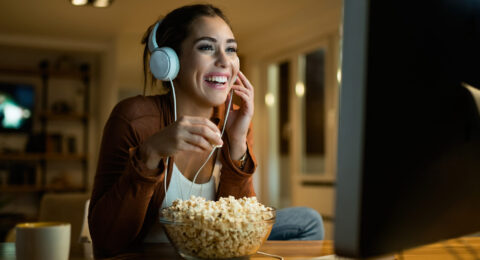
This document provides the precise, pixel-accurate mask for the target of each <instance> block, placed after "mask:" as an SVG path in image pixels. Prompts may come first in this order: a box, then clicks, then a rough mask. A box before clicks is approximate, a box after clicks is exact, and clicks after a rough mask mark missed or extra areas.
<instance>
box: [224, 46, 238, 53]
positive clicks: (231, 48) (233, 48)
mask: <svg viewBox="0 0 480 260" xmlns="http://www.w3.org/2000/svg"><path fill="white" fill-rule="evenodd" d="M237 51H238V50H237V48H236V47H228V48H227V50H226V52H232V53H236V52H237Z"/></svg>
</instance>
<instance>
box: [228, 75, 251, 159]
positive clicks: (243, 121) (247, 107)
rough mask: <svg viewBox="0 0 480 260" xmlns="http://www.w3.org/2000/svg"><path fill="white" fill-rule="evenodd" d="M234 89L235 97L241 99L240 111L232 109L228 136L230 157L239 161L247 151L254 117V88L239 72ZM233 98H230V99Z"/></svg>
mask: <svg viewBox="0 0 480 260" xmlns="http://www.w3.org/2000/svg"><path fill="white" fill-rule="evenodd" d="M232 89H233V90H234V93H235V95H237V96H238V97H239V98H240V99H241V104H240V109H238V110H233V109H232V108H231V109H230V114H229V118H228V121H227V129H226V131H227V134H228V139H229V144H230V147H229V148H230V156H231V158H232V159H233V160H239V159H240V158H241V157H242V156H243V155H244V154H245V152H246V151H247V132H248V128H249V127H250V122H251V121H252V117H253V110H254V105H253V101H254V100H253V97H254V96H253V94H254V90H253V86H252V84H251V83H250V81H249V80H248V79H247V77H245V75H244V74H243V73H242V72H241V71H239V72H238V77H237V80H236V81H235V82H234V83H233V86H232ZM230 98H232V97H230V96H229V99H230Z"/></svg>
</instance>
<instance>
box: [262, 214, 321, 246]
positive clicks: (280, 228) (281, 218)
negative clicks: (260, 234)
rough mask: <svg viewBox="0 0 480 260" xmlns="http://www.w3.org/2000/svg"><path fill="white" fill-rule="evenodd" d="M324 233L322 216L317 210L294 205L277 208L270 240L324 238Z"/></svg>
mask: <svg viewBox="0 0 480 260" xmlns="http://www.w3.org/2000/svg"><path fill="white" fill-rule="evenodd" d="M324 235H325V231H324V228H323V220H322V216H320V214H318V212H317V211H316V210H314V209H311V208H306V207H294V208H285V209H280V210H277V217H276V220H275V224H274V225H273V228H272V232H271V233H270V236H269V237H268V240H322V239H323V238H324Z"/></svg>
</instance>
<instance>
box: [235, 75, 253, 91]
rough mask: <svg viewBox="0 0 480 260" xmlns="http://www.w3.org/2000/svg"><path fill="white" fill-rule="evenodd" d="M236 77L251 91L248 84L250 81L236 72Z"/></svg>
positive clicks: (251, 88) (251, 87) (250, 86)
mask: <svg viewBox="0 0 480 260" xmlns="http://www.w3.org/2000/svg"><path fill="white" fill-rule="evenodd" d="M238 77H239V79H240V80H241V81H242V83H243V85H244V86H245V87H246V88H247V89H250V90H253V86H252V84H251V83H250V81H249V80H248V79H247V77H246V76H245V75H244V74H243V73H242V72H241V71H238Z"/></svg>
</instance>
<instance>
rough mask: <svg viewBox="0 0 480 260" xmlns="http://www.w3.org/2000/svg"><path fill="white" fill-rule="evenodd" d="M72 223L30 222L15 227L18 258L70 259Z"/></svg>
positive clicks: (35, 259)
mask: <svg viewBox="0 0 480 260" xmlns="http://www.w3.org/2000/svg"><path fill="white" fill-rule="evenodd" d="M70 229H71V226H70V223H65V222H30V223H21V224H18V225H17V226H16V227H15V231H16V240H15V252H16V256H17V260H68V257H69V253H70Z"/></svg>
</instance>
